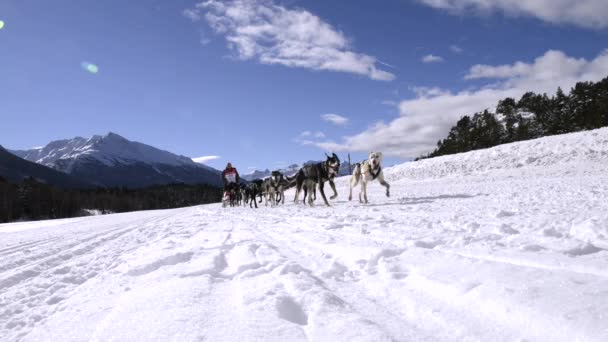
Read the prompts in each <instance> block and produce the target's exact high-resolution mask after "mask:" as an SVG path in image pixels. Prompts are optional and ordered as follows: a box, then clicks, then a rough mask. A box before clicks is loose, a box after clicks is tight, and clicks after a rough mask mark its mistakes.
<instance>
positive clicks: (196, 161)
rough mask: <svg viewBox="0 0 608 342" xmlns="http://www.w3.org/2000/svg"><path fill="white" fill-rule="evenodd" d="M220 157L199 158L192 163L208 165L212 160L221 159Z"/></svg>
mask: <svg viewBox="0 0 608 342" xmlns="http://www.w3.org/2000/svg"><path fill="white" fill-rule="evenodd" d="M220 158H221V157H220V156H203V157H198V158H192V161H194V162H195V163H199V164H206V163H208V162H210V161H212V160H216V159H220Z"/></svg>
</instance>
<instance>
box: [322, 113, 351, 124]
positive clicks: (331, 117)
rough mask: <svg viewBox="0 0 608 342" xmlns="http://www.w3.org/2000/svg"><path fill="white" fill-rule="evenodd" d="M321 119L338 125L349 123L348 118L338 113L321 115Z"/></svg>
mask: <svg viewBox="0 0 608 342" xmlns="http://www.w3.org/2000/svg"><path fill="white" fill-rule="evenodd" d="M321 119H323V120H325V121H329V122H331V123H333V124H334V125H338V126H342V125H346V124H347V123H348V118H346V117H344V116H342V115H338V114H323V115H321Z"/></svg>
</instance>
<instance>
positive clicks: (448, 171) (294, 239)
mask: <svg viewBox="0 0 608 342" xmlns="http://www.w3.org/2000/svg"><path fill="white" fill-rule="evenodd" d="M558 138H559V139H558ZM556 140H557V141H558V142H559V143H560V144H563V145H567V146H568V147H564V148H559V149H556V148H554V146H553V145H552V144H555V141H556ZM547 141H548V142H549V143H547ZM526 144H528V145H526ZM573 144H575V145H576V146H578V148H577V149H575V148H572V145H573ZM607 145H608V130H598V131H593V132H587V133H580V134H573V135H566V136H562V137H551V138H549V139H540V140H538V141H533V142H525V143H520V144H511V145H506V146H501V147H500V148H498V150H497V149H490V150H487V151H476V152H473V154H465V155H461V158H458V157H457V156H450V157H445V158H437V159H435V160H429V161H424V162H423V164H418V163H416V164H404V165H400V166H397V167H393V168H387V169H385V172H386V174H387V180H388V181H389V182H390V183H391V189H392V194H393V197H391V198H386V197H384V195H383V191H382V188H381V187H380V186H379V185H378V184H372V185H371V186H370V188H369V197H370V204H369V205H361V204H359V203H358V202H347V201H345V199H346V195H347V193H348V189H347V187H346V186H347V179H345V178H342V179H339V180H338V182H337V185H338V192H339V194H340V196H339V197H338V199H337V200H336V201H334V202H333V203H332V204H333V206H332V207H331V208H326V207H324V206H321V205H318V206H316V207H314V208H309V207H306V206H304V205H299V206H296V205H293V204H292V203H291V202H289V203H288V204H286V205H285V206H279V207H277V208H270V207H264V206H262V207H261V208H260V209H257V210H255V209H249V208H248V207H247V208H226V209H222V208H220V206H219V205H208V206H200V207H192V208H184V209H176V210H166V211H150V212H138V213H129V214H121V215H108V216H96V217H90V218H84V219H83V218H79V219H70V220H57V221H46V222H38V223H15V224H8V225H0V340H3V341H4V340H6V341H39V340H49V341H59V340H61V341H82V340H90V341H109V340H116V341H133V340H142V341H144V340H145V341H154V340H156V341H169V340H171V341H220V340H221V341H524V340H525V341H606V340H608V326H607V325H606V323H605V322H606V319H607V318H608V290H607V289H608V271H607V270H608V201H607V200H608V198H607V197H608V176H607V175H608V173H607V172H606V171H608V153H603V151H606V150H608V146H607ZM509 146H510V147H509ZM526 146H528V147H530V146H534V148H535V150H534V152H533V154H532V153H531V154H530V157H531V158H532V157H533V159H534V160H533V162H530V163H528V164H526V165H519V164H518V163H516V162H513V161H517V160H532V159H530V158H528V159H526V158H527V156H526V155H522V153H524V152H522V151H526ZM591 147H592V149H593V151H594V152H593V153H591V154H589V153H584V151H585V149H587V148H591ZM543 148H544V150H543ZM539 149H540V151H539ZM573 151H574V152H576V153H574V152H573ZM582 151H583V152H582ZM564 154H565V155H564ZM496 156H499V157H496ZM463 158H464V159H466V160H468V161H469V162H470V163H473V164H475V163H476V164H475V165H478V166H479V167H477V168H475V167H473V166H471V165H468V166H466V168H464V166H462V165H461V164H460V163H461V160H462V159H463ZM496 158H499V159H496ZM500 158H503V159H505V160H507V161H509V162H508V163H505V164H504V165H503V166H502V167H501V166H500V163H499V161H500ZM424 170H427V171H426V174H427V175H428V177H425V176H424V175H425V172H424ZM462 170H466V172H464V173H463V172H461V171H462ZM288 196H289V197H288V199H291V198H292V196H293V193H291V192H290V193H288ZM317 202H318V203H320V201H317Z"/></svg>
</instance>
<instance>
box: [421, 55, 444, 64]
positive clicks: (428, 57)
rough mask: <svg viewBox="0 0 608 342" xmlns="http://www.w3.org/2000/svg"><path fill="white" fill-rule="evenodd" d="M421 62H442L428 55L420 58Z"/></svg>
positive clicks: (441, 59)
mask: <svg viewBox="0 0 608 342" xmlns="http://www.w3.org/2000/svg"><path fill="white" fill-rule="evenodd" d="M422 62H423V63H440V62H443V58H442V57H439V56H435V55H433V54H430V55H426V56H424V57H422Z"/></svg>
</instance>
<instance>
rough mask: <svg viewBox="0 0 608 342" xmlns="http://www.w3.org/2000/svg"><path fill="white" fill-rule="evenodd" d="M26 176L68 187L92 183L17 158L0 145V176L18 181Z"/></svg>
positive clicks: (11, 180) (78, 186) (84, 185)
mask: <svg viewBox="0 0 608 342" xmlns="http://www.w3.org/2000/svg"><path fill="white" fill-rule="evenodd" d="M27 177H33V178H35V179H36V180H37V181H39V182H42V183H46V184H49V185H55V186H59V187H62V188H68V189H69V188H89V187H92V184H87V183H85V182H84V181H81V180H80V179H76V178H74V177H72V176H70V175H66V174H65V173H63V172H59V171H56V170H53V169H51V168H49V167H46V166H43V165H39V164H36V163H32V162H30V161H27V160H24V159H22V158H19V157H17V156H16V155H14V154H12V153H10V152H8V151H7V150H5V149H4V148H3V147H2V146H0V178H4V179H6V180H7V181H9V182H13V183H19V182H21V181H22V180H23V179H24V178H27Z"/></svg>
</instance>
